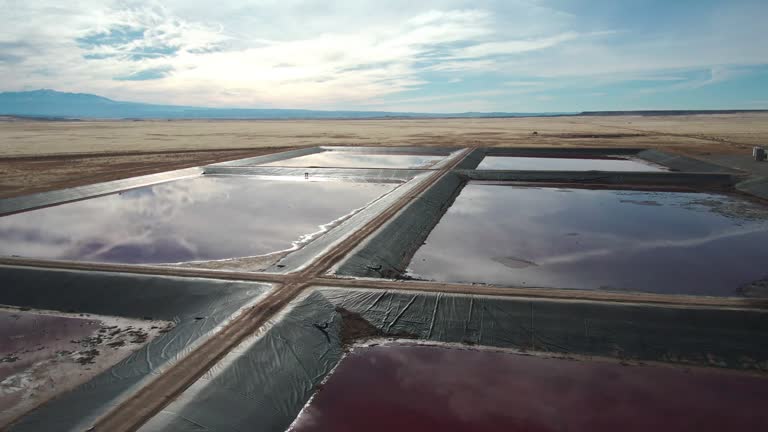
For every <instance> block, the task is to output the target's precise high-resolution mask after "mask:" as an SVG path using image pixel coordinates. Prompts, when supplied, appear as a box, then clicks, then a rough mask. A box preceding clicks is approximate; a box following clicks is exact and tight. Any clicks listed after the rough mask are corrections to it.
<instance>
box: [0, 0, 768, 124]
mask: <svg viewBox="0 0 768 432" xmlns="http://www.w3.org/2000/svg"><path fill="white" fill-rule="evenodd" d="M0 11H2V12H0V91H23V90H34V89H40V88H49V89H55V90H59V91H68V92H81V93H93V94H98V95H101V96H105V97H109V98H112V99H116V100H124V101H135V102H148V103H159V104H176V105H194V106H209V107H240V108H307V109H330V110H337V109H349V110H377V111H415V112H434V113H440V112H466V111H483V112H493V111H505V112H578V111H590V110H638V109H765V108H768V1H766V0H721V1H716V0H695V1H687V0H674V1H672V0H620V1H619V0H573V1H567V0H489V1H482V0H475V1H460V0H443V1H433V0H421V1H414V0H387V1H382V0H373V1H368V0H340V1H333V0H324V1H315V0H260V1H244V0H217V1H215V2H208V1H200V0H168V1H163V2H157V1H104V0H101V1H91V0H86V1H79V0H71V1H67V2H61V1H60V0H57V1H49V0H35V1H28V0H0Z"/></svg>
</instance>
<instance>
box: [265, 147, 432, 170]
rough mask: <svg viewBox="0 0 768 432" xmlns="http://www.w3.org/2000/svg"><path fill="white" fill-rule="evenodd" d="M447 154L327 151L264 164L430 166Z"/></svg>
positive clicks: (303, 165) (325, 166)
mask: <svg viewBox="0 0 768 432" xmlns="http://www.w3.org/2000/svg"><path fill="white" fill-rule="evenodd" d="M445 157H446V156H439V155H404V154H363V153H351V152H336V151H325V152H320V153H313V154H310V155H306V156H299V157H295V158H291V159H282V160H279V161H275V162H270V163H266V164H264V166H283V167H307V168H310V167H322V168H329V167H333V168H348V167H352V168H429V167H431V166H433V165H435V164H436V163H438V162H440V161H441V160H443V159H445Z"/></svg>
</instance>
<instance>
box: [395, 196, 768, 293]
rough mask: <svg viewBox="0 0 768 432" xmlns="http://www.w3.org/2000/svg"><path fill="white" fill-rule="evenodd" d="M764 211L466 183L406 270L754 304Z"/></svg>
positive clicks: (708, 202) (732, 201)
mask: <svg viewBox="0 0 768 432" xmlns="http://www.w3.org/2000/svg"><path fill="white" fill-rule="evenodd" d="M766 245H768V207H766V206H765V205H762V204H761V203H757V202H752V201H748V200H746V199H744V198H742V197H740V196H736V195H727V194H716V193H688V192H650V191H640V190H599V189H596V190H591V189H580V188H556V187H523V186H513V185H509V184H496V183H489V182H474V181H470V182H469V183H468V184H467V185H466V186H465V187H464V188H463V190H461V192H460V194H459V196H458V197H457V198H456V200H455V202H454V203H453V205H452V206H451V207H450V208H449V209H448V210H447V212H446V213H445V215H443V217H442V219H441V220H440V221H439V222H438V224H437V226H436V227H435V228H434V229H433V230H432V232H431V233H430V234H429V236H428V238H427V241H426V243H425V244H424V245H423V246H421V247H420V248H419V249H418V250H417V251H416V253H415V255H414V256H413V258H412V259H411V261H410V264H409V265H408V269H407V275H408V276H410V277H413V278H417V279H427V280H437V281H443V282H462V283H487V284H498V285H506V286H523V287H526V286H527V287H553V288H577V289H603V290H631V291H644V292H653V293H675V294H695V295H712V296H742V295H747V296H763V295H765V294H766V282H768V279H767V278H766V277H767V276H768V271H767V270H766V269H765V266H764V265H762V264H759V263H765V262H768V247H766Z"/></svg>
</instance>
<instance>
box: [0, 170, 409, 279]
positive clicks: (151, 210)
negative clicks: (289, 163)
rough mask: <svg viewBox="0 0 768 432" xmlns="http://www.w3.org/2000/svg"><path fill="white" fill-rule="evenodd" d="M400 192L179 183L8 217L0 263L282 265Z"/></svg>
mask: <svg viewBox="0 0 768 432" xmlns="http://www.w3.org/2000/svg"><path fill="white" fill-rule="evenodd" d="M396 186H397V184H380V183H352V182H335V181H320V182H314V181H305V180H303V179H301V180H295V181H294V180H290V181H289V180H267V179H259V178H255V177H246V176H203V177H197V178H193V179H184V180H178V181H173V182H168V183H163V184H159V185H155V186H149V187H144V188H139V189H133V190H129V191H124V192H122V193H118V194H112V195H108V196H103V197H98V198H93V199H88V200H84V201H78V202H73V203H68V204H62V205H59V206H55V207H49V208H43V209H39V210H33V211H30V212H26V213H19V214H15V215H11V216H6V217H2V218H0V254H2V255H6V256H9V255H15V256H22V257H32V258H43V259H65V260H82V261H91V262H111V263H141V264H162V263H178V262H189V261H211V260H225V259H232V258H240V257H258V256H260V255H265V254H275V253H277V255H278V256H279V255H280V253H279V251H290V250H293V249H296V248H298V247H301V246H302V245H304V244H306V243H308V242H310V241H312V240H313V239H314V238H316V237H317V236H318V235H320V234H322V233H323V232H324V231H327V230H328V229H330V228H332V227H333V226H335V225H337V224H338V223H340V221H341V220H343V219H344V218H346V217H348V216H349V215H350V214H351V213H352V212H354V211H356V210H357V209H360V208H362V207H364V206H366V205H367V204H368V203H369V202H371V201H373V200H375V199H376V198H378V197H379V196H381V195H382V194H385V193H387V192H389V191H391V190H392V189H394V188H395V187H396ZM253 261H254V262H255V263H256V264H254V265H262V266H263V265H267V266H268V264H269V262H267V263H266V264H264V263H263V262H261V261H264V260H260V259H258V258H254V259H253ZM266 261H269V260H266Z"/></svg>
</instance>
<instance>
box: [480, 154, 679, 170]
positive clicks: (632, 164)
mask: <svg viewBox="0 0 768 432" xmlns="http://www.w3.org/2000/svg"><path fill="white" fill-rule="evenodd" d="M477 169H480V170H520V171H525V170H531V171H667V169H666V168H664V167H662V166H660V165H655V164H652V163H650V162H646V161H643V160H639V159H625V158H620V157H606V158H594V159H590V158H563V157H518V156H486V157H485V158H483V160H482V162H480V165H478V167H477Z"/></svg>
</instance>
